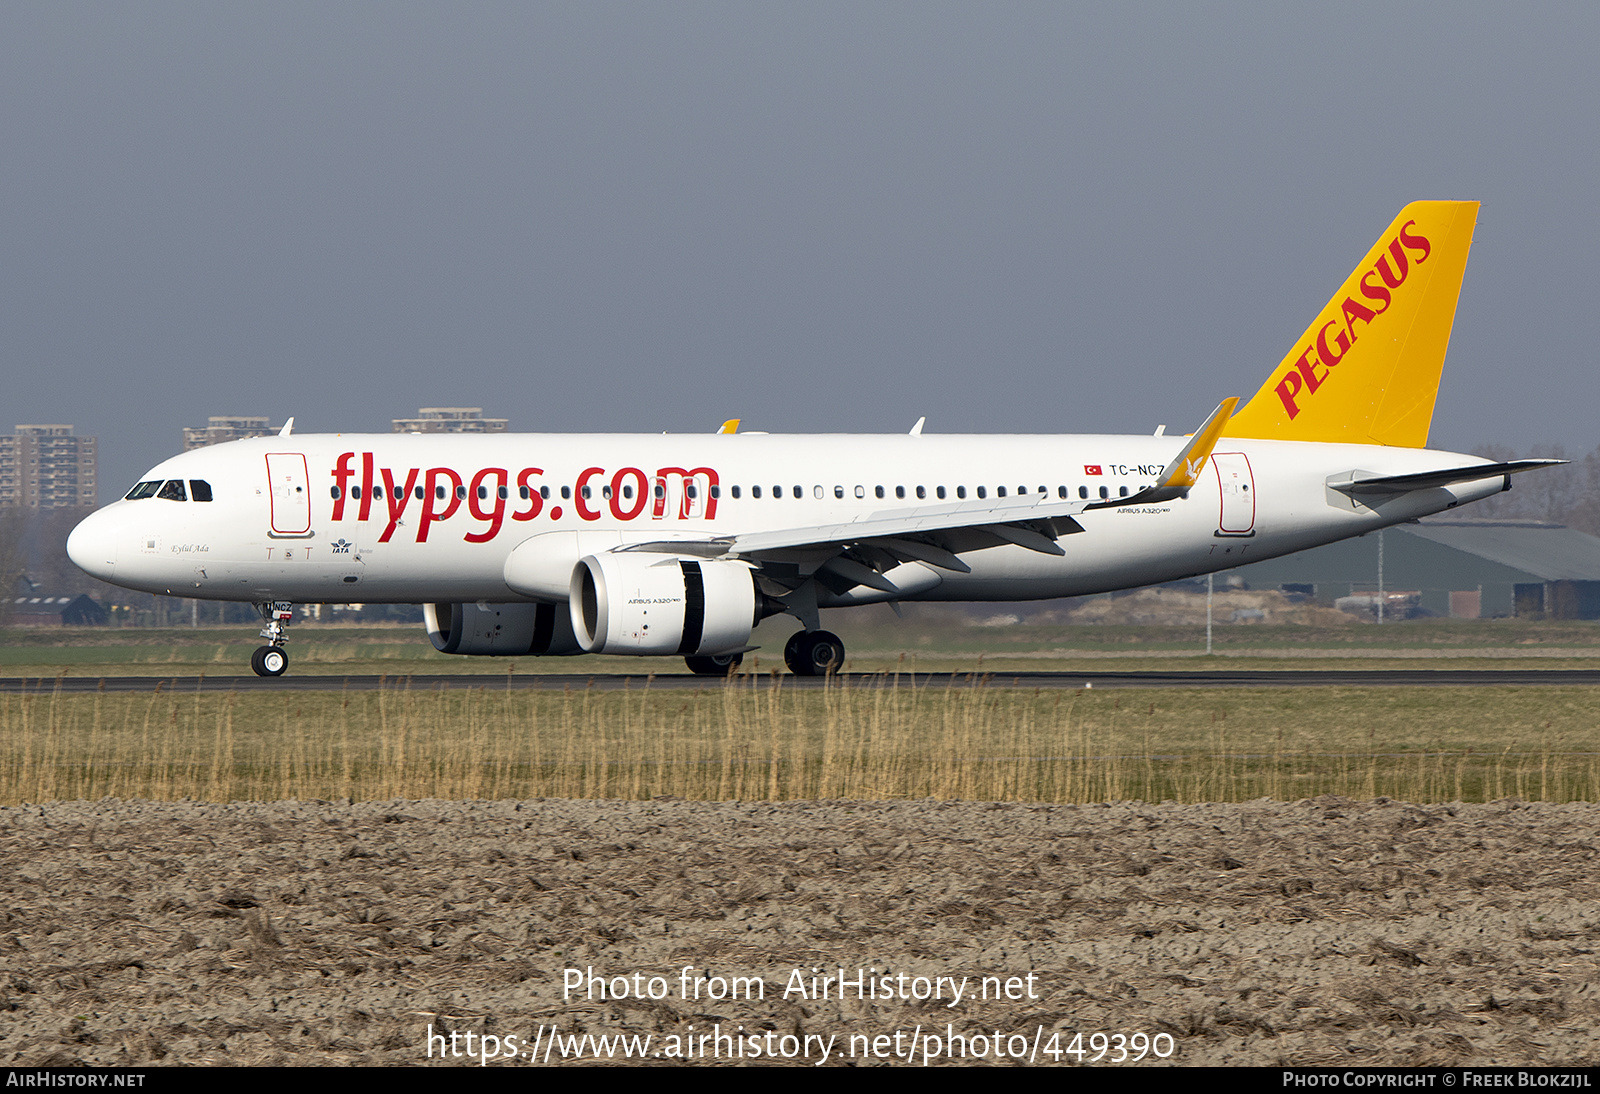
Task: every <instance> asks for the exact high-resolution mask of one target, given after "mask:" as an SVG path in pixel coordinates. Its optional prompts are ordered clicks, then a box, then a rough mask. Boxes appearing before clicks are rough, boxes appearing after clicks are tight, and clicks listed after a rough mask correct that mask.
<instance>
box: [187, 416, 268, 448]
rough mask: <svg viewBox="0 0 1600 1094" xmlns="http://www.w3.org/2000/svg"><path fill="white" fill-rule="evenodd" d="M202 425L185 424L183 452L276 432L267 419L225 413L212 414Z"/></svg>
mask: <svg viewBox="0 0 1600 1094" xmlns="http://www.w3.org/2000/svg"><path fill="white" fill-rule="evenodd" d="M206 422H207V424H206V425H204V426H185V427H184V430H183V450H184V451H185V452H188V451H191V450H193V449H196V448H205V447H206V446H208V445H213V444H221V443H222V442H224V441H237V440H241V439H243V438H245V437H270V436H272V435H273V434H274V433H276V432H277V430H276V429H273V428H272V427H271V426H270V425H268V424H267V419H266V418H264V417H262V418H254V417H239V416H237V415H234V416H230V415H226V414H222V415H213V416H212V417H210V418H207V419H206Z"/></svg>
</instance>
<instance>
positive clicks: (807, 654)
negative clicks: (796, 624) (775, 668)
mask: <svg viewBox="0 0 1600 1094" xmlns="http://www.w3.org/2000/svg"><path fill="white" fill-rule="evenodd" d="M783 663H784V664H786V665H788V666H789V671H790V672H792V673H794V674H795V675H796V676H826V675H828V673H830V672H838V671H839V669H840V668H841V667H842V666H843V665H844V642H843V641H841V640H840V638H839V636H838V635H836V634H833V633H832V632H830V631H801V632H799V633H798V634H796V635H794V636H793V637H792V638H790V639H789V641H788V643H787V644H786V645H785V646H784V647H783Z"/></svg>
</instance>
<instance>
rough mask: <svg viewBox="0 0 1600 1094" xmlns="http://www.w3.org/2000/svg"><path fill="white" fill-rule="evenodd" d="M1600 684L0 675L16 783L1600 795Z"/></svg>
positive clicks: (570, 792) (741, 792)
mask: <svg viewBox="0 0 1600 1094" xmlns="http://www.w3.org/2000/svg"><path fill="white" fill-rule="evenodd" d="M1597 709H1600V695H1597V694H1596V692H1595V690H1594V689H1586V688H1550V687H1542V688H1524V689H1512V688H1506V689H1486V688H1474V689H1462V690H1460V691H1450V690H1448V689H1440V688H1377V689H1365V690H1362V689H1354V688H1350V689H1340V688H1317V689H1309V688H1302V689H1292V688H1284V689H1240V690H1226V691H1223V690H1206V689H1187V690H1186V689H1167V690H1150V691H1144V690H1140V691H1131V690H1130V691H1060V690H1044V691H1040V690H1025V689H1014V688H997V687H986V686H983V684H982V682H981V681H969V682H966V683H962V684H955V685H939V686H922V685H913V684H912V683H910V682H909V678H905V677H896V676H894V675H892V674H891V675H886V676H883V677H879V678H873V679H870V680H867V681H865V682H859V681H858V682H854V683H840V682H835V683H833V684H832V685H831V686H828V687H826V688H823V689H820V690H816V689H800V688H792V687H788V686H785V682H784V680H783V678H781V677H778V678H773V679H759V680H758V679H755V678H752V677H748V676H746V677H743V678H739V679H736V680H734V681H732V682H730V683H728V684H725V685H722V686H713V687H707V688H705V689H701V690H676V689H675V690H664V689H652V688H650V687H649V686H648V684H646V685H645V686H643V687H640V688H635V689H633V690H624V691H597V690H554V689H550V690H538V689H533V690H522V689H516V690H513V689H509V688H504V687H498V688H497V687H495V686H493V685H489V686H456V687H452V688H447V689H438V690H432V691H421V690H416V689H413V688H411V687H410V686H409V685H408V683H407V682H406V681H405V680H403V679H402V680H396V681H394V682H392V683H391V684H389V685H388V686H386V687H383V688H381V689H379V690H377V691H360V692H345V693H340V692H320V693H318V692H283V693H272V692H247V693H222V692H203V691H202V692H194V693H182V692H171V691H158V692H156V693H153V694H151V695H145V696H126V695H108V694H100V695H87V696H85V695H66V694H60V693H57V692H54V691H49V690H46V691H42V692H37V693H33V694H27V695H0V733H3V737H0V804H16V803H20V802H25V801H28V802H41V801H50V800H63V799H98V798H102V797H116V798H150V799H158V800H181V799H203V800H211V801H230V800H269V799H295V798H323V799H333V798H353V799H357V800H376V799H392V798H449V799H474V798H535V797H559V798H634V799H642V798H652V797H657V796H660V795H672V796H676V797H681V798H688V799H696V800H811V799H828V798H833V799H846V798H848V799H910V798H935V799H965V800H996V801H1048V802H1091V801H1113V800H1144V801H1163V800H1174V801H1179V802H1201V801H1247V800H1252V799H1256V798H1262V797H1269V798H1275V799H1279V800H1292V799H1297V798H1303V797H1310V796H1314V795H1318V794H1325V793H1328V794H1341V795H1347V796H1353V797H1364V798H1371V797H1376V796H1379V795H1385V796H1388V797H1391V798H1397V799H1402V800H1408V801H1417V802H1428V801H1486V800H1492V799H1495V798H1502V797H1509V796H1516V797H1521V798H1525V799H1540V800H1548V801H1594V800H1597V799H1600V748H1597V740H1596V726H1597V722H1600V719H1597V718H1596V712H1597Z"/></svg>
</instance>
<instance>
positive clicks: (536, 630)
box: [422, 602, 583, 657]
mask: <svg viewBox="0 0 1600 1094" xmlns="http://www.w3.org/2000/svg"><path fill="white" fill-rule="evenodd" d="M422 619H423V622H424V623H426V624H427V627H428V641H430V642H432V643H433V648H434V649H436V650H438V651H439V652H440V653H464V654H471V655H476V656H479V657H525V656H527V655H529V654H533V655H534V656H541V655H545V656H566V655H569V654H575V653H582V652H583V650H582V649H581V648H579V646H578V640H577V638H576V637H574V636H573V633H572V613H571V612H569V611H567V606H566V605H565V604H487V603H481V602H480V603H477V604H424V605H423V606H422Z"/></svg>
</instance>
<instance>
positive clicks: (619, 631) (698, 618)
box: [571, 552, 784, 656]
mask: <svg viewBox="0 0 1600 1094" xmlns="http://www.w3.org/2000/svg"><path fill="white" fill-rule="evenodd" d="M571 605H572V629H573V632H574V634H576V635H577V641H578V644H579V645H581V646H582V647H583V648H584V649H585V650H586V651H588V652H589V653H622V654H640V655H643V654H674V653H676V654H685V655H689V656H696V655H699V656H708V655H715V654H722V653H733V652H737V651H739V650H743V649H746V648H747V647H748V646H749V644H750V632H751V631H752V630H754V629H755V625H756V624H757V623H759V622H760V621H761V620H762V619H764V618H766V617H767V616H769V615H774V614H776V613H777V612H780V611H782V610H783V607H784V606H783V604H782V602H781V601H778V600H775V599H773V598H772V597H769V596H767V595H765V594H763V593H762V592H761V591H760V590H759V589H757V588H756V582H755V574H754V572H753V571H752V570H751V568H750V567H749V566H748V565H746V564H745V563H743V562H735V561H732V560H728V559H719V560H705V559H697V558H681V557H678V556H675V555H666V556H663V555H653V554H643V553H630V552H618V553H606V554H599V555H587V556H585V557H584V558H583V559H581V560H580V561H579V562H578V564H577V566H575V567H573V570H572V593H571Z"/></svg>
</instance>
